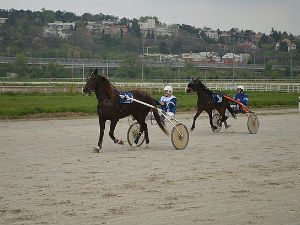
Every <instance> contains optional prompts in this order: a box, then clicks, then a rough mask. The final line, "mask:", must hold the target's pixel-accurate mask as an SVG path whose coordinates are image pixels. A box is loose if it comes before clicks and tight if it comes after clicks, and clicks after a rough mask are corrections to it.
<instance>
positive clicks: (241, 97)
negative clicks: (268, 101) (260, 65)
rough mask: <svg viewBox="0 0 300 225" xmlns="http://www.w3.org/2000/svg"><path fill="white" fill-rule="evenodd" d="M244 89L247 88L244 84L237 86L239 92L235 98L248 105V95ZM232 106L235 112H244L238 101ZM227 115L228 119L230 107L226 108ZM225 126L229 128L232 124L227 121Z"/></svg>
mask: <svg viewBox="0 0 300 225" xmlns="http://www.w3.org/2000/svg"><path fill="white" fill-rule="evenodd" d="M244 89H245V88H244V86H242V85H239V86H237V88H236V91H237V93H236V95H235V96H234V97H233V99H235V100H237V101H238V102H240V103H242V104H243V105H244V106H247V105H248V95H247V94H246V93H245V92H244ZM230 107H231V108H232V109H233V113H234V114H237V113H239V112H243V110H242V107H241V106H240V105H239V104H237V103H234V104H232V105H230ZM225 117H226V119H227V118H228V117H229V111H228V109H226V111H225ZM225 127H227V128H228V127H230V125H227V123H226V124H225Z"/></svg>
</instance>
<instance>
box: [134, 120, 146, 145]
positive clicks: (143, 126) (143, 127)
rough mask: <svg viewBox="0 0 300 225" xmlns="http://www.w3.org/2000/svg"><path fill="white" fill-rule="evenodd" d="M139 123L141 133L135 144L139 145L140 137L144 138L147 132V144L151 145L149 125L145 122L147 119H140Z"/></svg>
mask: <svg viewBox="0 0 300 225" xmlns="http://www.w3.org/2000/svg"><path fill="white" fill-rule="evenodd" d="M138 123H139V124H140V125H141V128H140V132H139V133H138V135H137V137H136V139H135V140H134V144H136V145H137V143H138V142H139V140H140V137H141V136H142V134H143V132H144V131H145V139H146V144H149V136H148V129H147V124H146V122H145V119H144V120H142V119H138Z"/></svg>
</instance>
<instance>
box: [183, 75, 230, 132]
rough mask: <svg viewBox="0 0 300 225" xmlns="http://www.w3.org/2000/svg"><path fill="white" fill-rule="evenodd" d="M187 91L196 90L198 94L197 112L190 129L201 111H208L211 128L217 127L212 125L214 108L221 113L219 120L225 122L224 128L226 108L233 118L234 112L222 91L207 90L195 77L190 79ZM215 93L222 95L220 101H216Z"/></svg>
mask: <svg viewBox="0 0 300 225" xmlns="http://www.w3.org/2000/svg"><path fill="white" fill-rule="evenodd" d="M186 91H187V93H189V94H191V93H192V92H196V93H197V95H198V101H197V107H198V110H197V113H196V115H195V116H194V120H193V125H192V127H191V130H194V129H195V123H196V119H197V118H198V116H199V115H200V114H201V113H202V111H203V110H204V111H206V112H207V113H208V116H209V123H210V126H211V128H212V129H217V127H215V126H214V125H213V122H212V111H213V110H214V109H216V110H217V111H218V112H219V114H220V115H221V117H222V118H221V122H224V124H225V128H226V129H227V128H228V125H227V122H226V120H227V117H226V116H225V111H226V109H228V110H229V112H230V113H231V115H232V116H233V117H234V118H235V113H234V112H233V110H232V109H231V107H230V105H229V100H228V99H227V98H224V97H223V95H224V94H223V93H214V92H213V91H211V90H209V89H208V88H207V87H206V86H205V85H204V84H203V83H202V82H201V81H200V79H199V78H198V79H196V80H194V79H193V80H192V81H191V82H190V83H189V84H188V87H187V90H186ZM216 94H218V95H219V96H221V97H222V101H221V102H220V103H216V102H217V100H216V98H217V97H216Z"/></svg>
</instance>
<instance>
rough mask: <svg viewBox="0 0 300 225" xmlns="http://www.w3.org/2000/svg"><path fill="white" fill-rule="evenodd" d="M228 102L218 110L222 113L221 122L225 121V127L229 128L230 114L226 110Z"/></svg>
mask: <svg viewBox="0 0 300 225" xmlns="http://www.w3.org/2000/svg"><path fill="white" fill-rule="evenodd" d="M227 104H228V103H224V104H223V105H222V106H221V108H219V109H218V112H219V113H220V115H221V117H222V118H221V122H222V123H224V125H225V129H228V128H229V125H228V124H227V119H228V115H227V113H226V110H227V107H226V105H227Z"/></svg>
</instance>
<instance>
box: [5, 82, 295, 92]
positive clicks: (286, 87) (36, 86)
mask: <svg viewBox="0 0 300 225" xmlns="http://www.w3.org/2000/svg"><path fill="white" fill-rule="evenodd" d="M113 84H114V86H116V87H117V88H120V89H144V90H147V89H156V90H158V91H162V90H163V88H164V86H165V85H166V84H165V83H122V82H116V83H113ZM187 84H188V83H168V85H171V86H172V87H173V88H174V89H175V90H178V91H179V90H181V91H184V90H185V88H186V87H187ZM83 85H84V83H82V82H51V83H49V82H28V83H26V82H22V83H21V82H15V83H14V85H12V84H7V83H6V84H5V85H2V86H1V83H0V93H5V92H22V93H30V92H40V93H53V92H66V93H67V92H82V87H83ZM236 85H243V86H244V87H245V90H246V91H261V92H295V93H300V84H299V83H292V84H287V83H245V84H243V83H238V84H236ZM206 86H207V87H208V88H209V89H211V90H215V91H218V90H220V91H221V90H223V91H232V90H235V88H236V86H235V85H233V84H232V83H206Z"/></svg>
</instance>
